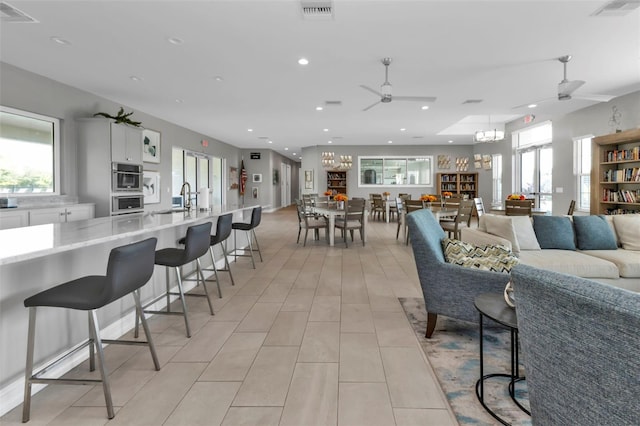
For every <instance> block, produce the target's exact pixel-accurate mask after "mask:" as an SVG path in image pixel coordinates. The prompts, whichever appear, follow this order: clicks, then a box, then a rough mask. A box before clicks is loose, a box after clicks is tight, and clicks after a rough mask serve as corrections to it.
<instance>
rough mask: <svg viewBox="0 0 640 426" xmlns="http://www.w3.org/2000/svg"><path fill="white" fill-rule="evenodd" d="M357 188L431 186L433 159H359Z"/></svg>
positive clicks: (430, 157)
mask: <svg viewBox="0 0 640 426" xmlns="http://www.w3.org/2000/svg"><path fill="white" fill-rule="evenodd" d="M358 175H359V176H360V180H359V183H358V186H389V185H398V186H412V185H419V186H432V185H433V183H432V182H433V157H432V156H424V157H359V158H358Z"/></svg>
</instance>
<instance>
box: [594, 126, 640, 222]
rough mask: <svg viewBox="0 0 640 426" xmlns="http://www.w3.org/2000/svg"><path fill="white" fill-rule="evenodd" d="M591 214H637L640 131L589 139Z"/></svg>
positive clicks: (639, 194)
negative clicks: (590, 150) (590, 140)
mask: <svg viewBox="0 0 640 426" xmlns="http://www.w3.org/2000/svg"><path fill="white" fill-rule="evenodd" d="M591 161H592V166H591V214H625V213H640V129H631V130H626V131H624V132H619V133H612V134H610V135H605V136H599V137H596V138H593V143H592V155H591Z"/></svg>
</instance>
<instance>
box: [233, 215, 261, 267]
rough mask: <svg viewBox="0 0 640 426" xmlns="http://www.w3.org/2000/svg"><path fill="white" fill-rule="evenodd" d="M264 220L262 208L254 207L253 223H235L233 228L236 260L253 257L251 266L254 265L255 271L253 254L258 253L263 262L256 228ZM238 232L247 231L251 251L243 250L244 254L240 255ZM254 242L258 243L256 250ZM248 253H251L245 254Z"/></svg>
mask: <svg viewBox="0 0 640 426" xmlns="http://www.w3.org/2000/svg"><path fill="white" fill-rule="evenodd" d="M261 220H262V206H258V207H254V208H253V210H251V222H249V223H247V222H234V223H233V224H232V225H231V227H232V228H233V246H234V247H233V252H232V254H233V257H234V260H237V257H238V256H240V257H243V256H244V257H249V256H250V257H251V264H252V265H253V269H256V261H255V259H254V257H253V252H254V251H257V252H258V254H259V255H260V262H262V252H261V251H260V245H258V237H257V236H256V228H257V227H258V225H260V221H261ZM237 231H246V232H247V242H248V243H249V250H243V253H242V254H238V242H237V240H236V233H237ZM253 240H255V242H256V248H255V249H254V248H253V242H252V241H253ZM245 251H248V252H249V253H248V254H247V253H244V252H245Z"/></svg>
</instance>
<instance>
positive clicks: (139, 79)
mask: <svg viewBox="0 0 640 426" xmlns="http://www.w3.org/2000/svg"><path fill="white" fill-rule="evenodd" d="M129 78H130V79H131V80H133V81H142V79H141V78H140V77H138V76H137V75H132V76H131V77H129Z"/></svg>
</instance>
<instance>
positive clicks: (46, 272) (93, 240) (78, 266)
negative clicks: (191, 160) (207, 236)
mask: <svg viewBox="0 0 640 426" xmlns="http://www.w3.org/2000/svg"><path fill="white" fill-rule="evenodd" d="M251 209H252V207H248V208H246V209H235V210H225V209H218V210H217V211H215V210H214V211H195V210H194V211H191V212H190V213H187V212H172V211H165V212H156V213H136V214H129V215H121V216H111V217H100V218H96V219H89V220H81V221H77V222H68V223H56V224H47V225H37V226H29V227H23V228H14V229H7V230H0V241H1V242H2V244H0V415H1V414H3V413H5V412H7V411H8V410H9V409H11V408H13V407H15V406H17V405H18V404H20V403H21V402H22V392H23V385H24V377H23V375H24V368H25V356H26V347H27V324H28V310H27V309H26V308H25V307H24V305H23V301H24V299H26V298H27V297H29V296H32V295H33V294H36V293H38V292H40V291H42V290H45V289H47V288H51V287H53V286H56V285H58V284H61V283H63V282H66V281H69V280H72V279H75V278H78V277H81V276H84V275H104V274H105V273H106V266H107V261H108V257H109V253H110V251H111V249H113V248H114V247H118V246H122V245H125V244H129V243H132V242H135V241H140V240H143V239H145V238H149V237H156V238H157V239H158V243H157V249H160V248H165V247H177V241H178V240H179V239H180V238H182V237H184V235H185V233H186V229H187V228H188V227H189V226H191V225H195V224H198V223H203V222H205V221H208V220H213V222H214V224H213V227H214V228H215V221H216V219H217V217H218V216H219V215H221V214H223V213H232V214H233V216H234V219H233V220H234V221H240V220H246V221H248V218H249V215H250V211H251ZM238 237H239V238H238V243H239V244H240V241H243V242H244V241H245V240H244V238H241V237H240V236H238ZM228 243H229V249H231V248H233V238H230V239H229V241H228ZM216 254H217V253H216ZM218 258H221V256H220V257H218ZM202 261H203V266H205V267H206V266H207V265H209V264H210V259H209V260H207V257H205V258H203V260H202ZM194 265H195V264H194ZM193 269H195V266H193ZM186 272H189V271H186ZM174 275H175V274H174ZM171 280H172V285H175V281H176V278H175V276H171ZM191 287H193V284H192V286H191ZM189 288H190V287H186V288H185V291H186V290H188V289H189ZM164 292H165V273H164V268H160V267H157V268H156V271H155V272H154V275H153V277H152V279H151V280H150V282H149V283H147V285H145V286H144V287H142V288H141V296H142V300H143V302H144V300H151V299H152V298H155V297H157V296H158V295H160V294H163V293H164ZM163 300H164V299H163ZM158 303H163V302H158ZM160 306H162V305H157V307H160ZM133 307H134V304H133V298H130V297H125V298H122V299H119V300H117V301H115V302H113V303H111V304H110V305H108V306H106V307H105V308H103V309H101V310H100V311H99V312H98V318H99V322H100V326H101V329H102V330H103V333H102V336H103V338H106V339H112V338H117V337H119V336H121V335H122V334H124V333H126V332H127V331H128V330H130V329H131V328H132V327H133V321H134V309H133ZM87 333H88V329H87V319H86V314H85V313H84V312H80V311H73V310H66V309H56V308H41V309H39V310H38V326H37V327H36V348H35V367H36V370H37V368H38V366H39V365H41V364H44V363H45V362H47V361H49V360H51V359H53V358H56V357H57V356H58V355H60V354H61V353H64V352H66V351H68V350H69V349H72V348H74V347H75V346H77V345H79V344H81V343H82V342H83V341H84V340H85V339H86V338H87ZM87 354H88V351H80V352H79V353H78V355H77V356H76V357H75V358H73V357H70V358H69V361H68V362H66V363H62V364H61V365H60V367H59V368H58V369H57V370H52V371H51V374H52V376H58V375H60V374H62V373H63V372H65V371H67V370H68V369H70V368H72V367H73V366H74V365H77V364H78V363H80V362H82V361H83V360H84V359H86V357H87Z"/></svg>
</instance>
